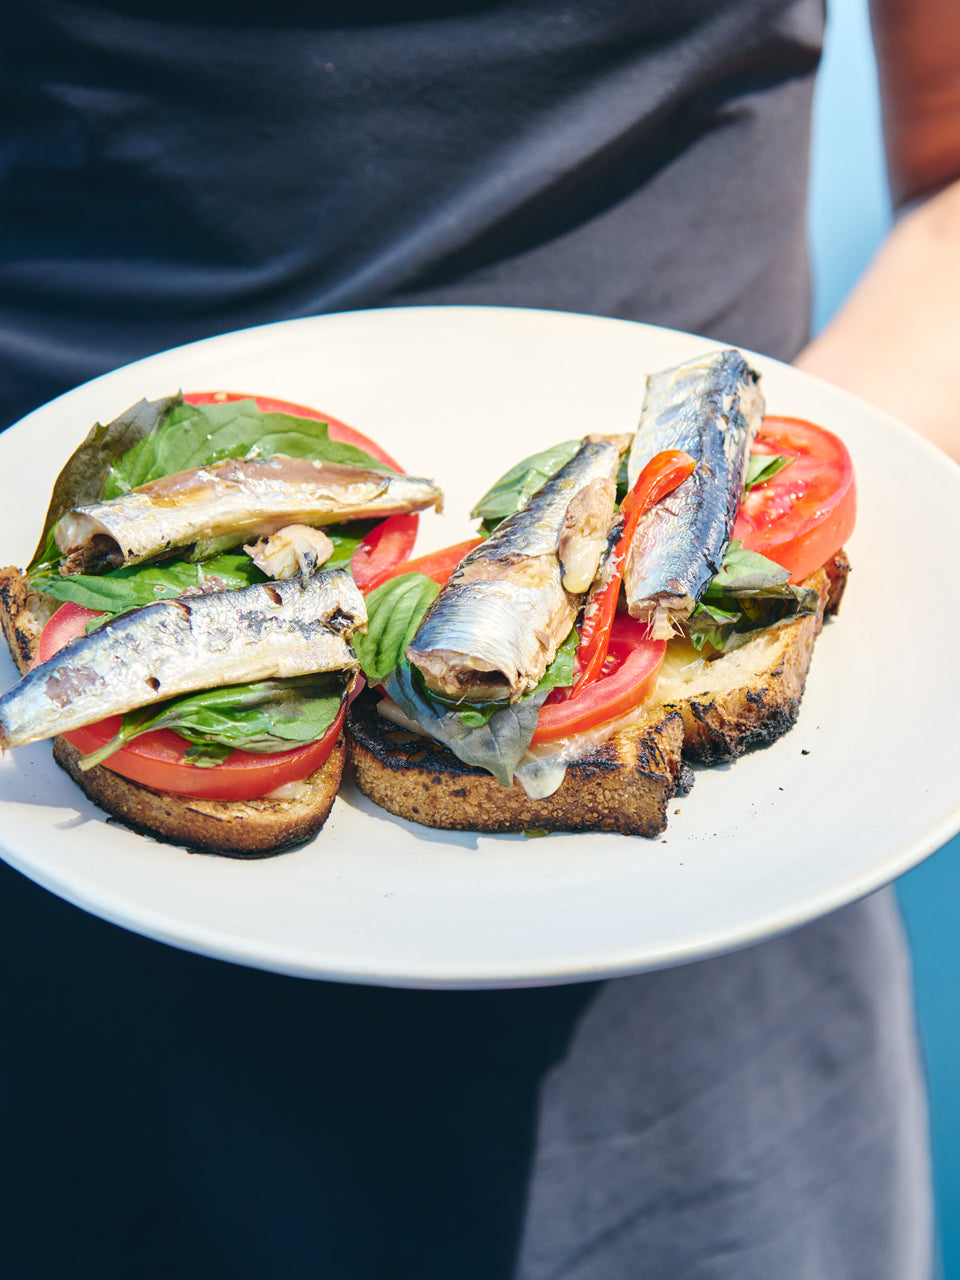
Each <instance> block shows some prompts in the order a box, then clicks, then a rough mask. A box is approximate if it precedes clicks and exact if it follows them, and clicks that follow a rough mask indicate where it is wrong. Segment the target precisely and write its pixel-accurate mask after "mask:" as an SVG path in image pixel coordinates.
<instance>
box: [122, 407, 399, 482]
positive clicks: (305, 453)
mask: <svg viewBox="0 0 960 1280" xmlns="http://www.w3.org/2000/svg"><path fill="white" fill-rule="evenodd" d="M276 453H284V454H288V455H289V456H290V457H294V458H315V459H321V460H323V461H325V462H346V463H351V464H353V465H354V466H363V467H372V468H373V469H375V470H378V471H386V470H389V468H387V467H384V465H383V463H381V462H378V461H377V460H376V459H375V458H373V457H372V456H371V455H370V454H368V453H366V452H365V451H364V450H363V449H358V448H357V447H356V446H355V445H350V444H343V443H341V442H339V441H336V440H331V439H330V435H329V431H328V429H327V424H326V423H325V422H321V421H315V420H314V419H312V418H298V417H296V416H294V415H293V414H290V413H262V412H261V411H260V410H259V409H258V408H257V405H256V401H254V400H228V401H223V402H220V403H217V404H205V405H192V404H179V405H177V406H176V407H175V408H173V409H171V411H170V413H169V414H168V415H167V417H166V418H165V420H164V421H163V422H162V423H160V424H159V425H158V429H157V430H155V431H153V432H151V433H150V434H149V435H147V436H145V437H144V438H143V439H142V440H141V441H139V443H137V444H136V445H134V447H133V448H132V449H130V450H129V451H128V452H126V453H125V454H124V455H123V456H122V457H121V458H119V459H117V460H116V461H115V462H114V463H113V465H112V466H111V468H110V473H109V476H108V479H107V483H106V485H105V488H104V495H103V496H104V497H105V498H112V497H116V496H117V495H118V494H120V493H126V492H128V491H129V490H130V489H134V488H136V487H137V486H138V485H142V484H148V483H149V482H150V481H151V480H159V479H161V478H162V477H163V476H169V475H173V474H174V472H177V471H190V470H192V469H193V468H195V467H202V466H205V465H207V464H208V463H212V462H222V461H223V460H224V459H225V458H240V457H248V456H259V457H269V456H270V455H272V454H276Z"/></svg>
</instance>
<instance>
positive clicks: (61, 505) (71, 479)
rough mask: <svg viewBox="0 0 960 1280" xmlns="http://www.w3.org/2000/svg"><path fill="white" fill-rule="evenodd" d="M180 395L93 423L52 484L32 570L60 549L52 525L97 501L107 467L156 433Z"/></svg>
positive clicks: (52, 559)
mask: <svg viewBox="0 0 960 1280" xmlns="http://www.w3.org/2000/svg"><path fill="white" fill-rule="evenodd" d="M181 401H182V397H181V396H180V395H179V394H178V395H175V396H167V397H165V398H164V399H162V400H139V401H138V402H137V403H136V404H134V405H131V406H130V408H129V409H125V410H124V412H123V413H121V414H120V416H119V417H118V418H114V420H113V421H112V422H109V423H107V425H106V426H103V425H102V423H99V422H96V423H94V425H93V426H92V427H91V428H90V431H89V432H88V433H87V436H86V438H85V440H84V441H83V443H82V444H81V445H80V446H79V447H78V448H77V449H75V450H74V452H73V453H72V454H71V455H70V457H69V458H68V459H67V461H66V463H65V464H64V467H63V469H62V470H61V472H60V474H59V476H58V477H57V479H56V482H55V484H54V486H53V494H52V496H51V498H50V505H49V507H48V508H47V515H46V518H45V520H44V522H43V532H42V533H41V535H40V542H39V544H38V546H37V549H36V551H35V552H34V553H33V557H32V558H31V560H30V565H29V570H30V571H31V572H32V571H34V570H36V569H39V568H40V567H41V566H42V565H55V564H57V563H59V560H60V551H59V548H58V547H57V544H56V543H55V542H54V540H53V537H52V530H53V526H54V525H55V524H56V523H57V521H58V520H59V519H60V517H61V516H62V515H64V514H65V513H66V512H67V511H70V510H71V509H72V508H73V507H80V506H85V505H87V504H89V503H91V502H99V501H100V499H101V498H102V497H103V492H104V486H105V482H106V477H107V473H108V471H109V469H110V466H111V465H112V464H113V463H114V462H115V461H117V460H118V459H119V458H121V457H123V455H124V454H126V453H128V452H129V451H130V450H131V449H132V448H133V447H134V446H135V445H137V444H138V442H139V441H141V440H143V439H145V438H146V437H148V436H150V435H152V434H154V433H155V432H157V431H158V430H159V429H160V427H161V426H162V425H163V423H164V422H165V421H166V419H167V417H168V416H169V414H170V413H171V412H172V410H174V409H175V408H176V407H177V406H178V405H180V403H181Z"/></svg>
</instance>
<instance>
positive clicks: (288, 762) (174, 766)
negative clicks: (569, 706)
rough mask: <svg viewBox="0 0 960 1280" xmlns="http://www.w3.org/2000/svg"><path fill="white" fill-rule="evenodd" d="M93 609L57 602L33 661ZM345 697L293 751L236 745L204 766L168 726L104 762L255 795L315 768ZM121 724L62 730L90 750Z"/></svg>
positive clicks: (193, 787) (164, 785)
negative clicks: (325, 725)
mask: <svg viewBox="0 0 960 1280" xmlns="http://www.w3.org/2000/svg"><path fill="white" fill-rule="evenodd" d="M99 616H100V615H99V614H97V613H95V612H94V611H93V610H92V609H84V608H83V607H82V606H81V605H78V604H69V603H68V604H64V605H61V606H60V608H59V609H58V610H57V612H56V613H55V614H54V615H53V617H52V618H51V619H50V621H49V622H48V623H47V625H46V626H45V627H44V629H43V634H42V635H41V636H40V643H39V645H38V646H37V656H36V658H35V659H34V663H33V665H34V666H36V665H37V664H38V663H40V662H46V661H47V660H48V659H49V658H52V657H53V655H54V654H55V653H57V652H58V650H60V649H62V648H63V646H64V645H65V644H67V643H68V641H70V640H75V639H76V638H77V637H78V636H82V635H83V634H84V630H85V627H86V624H87V623H88V622H89V621H90V620H91V618H96V617H99ZM345 712H346V703H345V702H344V704H343V705H342V706H341V708H340V713H339V715H338V716H337V718H336V720H335V721H334V722H333V724H332V725H331V726H330V728H329V729H328V730H327V732H326V733H325V734H324V735H323V737H322V738H319V739H318V740H317V741H316V742H311V743H309V744H308V745H307V746H305V747H295V748H294V749H293V750H292V751H278V752H275V753H269V752H253V751H234V752H233V754H232V755H230V756H228V757H227V759H226V760H224V761H223V762H222V763H221V764H218V765H215V766H213V767H211V768H202V767H200V766H198V765H195V764H190V763H189V761H187V760H185V759H184V752H185V751H186V750H187V748H188V747H189V745H190V744H189V743H188V742H187V741H186V739H184V738H181V737H180V735H179V734H176V733H172V732H171V731H170V730H169V729H156V730H154V731H153V732H152V733H144V734H141V736H140V737H139V738H135V739H134V740H133V742H130V743H127V745H126V746H123V747H120V748H119V750H117V751H115V752H114V753H113V755H112V756H110V758H109V759H108V760H107V761H105V763H104V768H106V769H111V770H112V771H113V772H114V773H119V774H120V775H121V776H122V777H124V778H130V779H131V780H132V781H133V782H140V783H143V785H144V786H147V787H153V788H154V789H155V790H157V791H170V792H173V793H175V794H176V795H184V796H194V797H197V798H202V799H205V800H257V799H259V798H260V797H261V796H265V795H266V794H267V793H268V792H270V791H274V790H276V788H277V787H280V786H283V785H284V784H285V783H288V782H299V781H301V780H302V779H303V778H306V777H307V776H308V775H309V774H311V773H313V772H314V770H315V769H319V768H320V766H321V765H322V764H323V763H324V761H325V760H326V759H327V757H328V756H329V755H330V752H331V751H332V750H333V748H334V746H335V744H336V741H337V736H338V734H339V733H340V728H341V726H342V724H343V717H344V714H345ZM119 728H120V717H119V716H108V717H107V718H106V719H105V720H99V721H97V723H96V724H90V725H84V727H83V728H81V729H72V730H71V731H70V732H69V733H65V734H64V735H63V736H64V738H66V740H67V742H69V743H71V744H72V745H73V746H75V747H76V748H77V750H78V751H83V752H85V753H89V752H91V751H97V750H99V748H100V747H103V746H105V745H106V744H107V743H108V742H109V741H110V740H111V738H113V737H115V736H116V734H117V732H118V730H119Z"/></svg>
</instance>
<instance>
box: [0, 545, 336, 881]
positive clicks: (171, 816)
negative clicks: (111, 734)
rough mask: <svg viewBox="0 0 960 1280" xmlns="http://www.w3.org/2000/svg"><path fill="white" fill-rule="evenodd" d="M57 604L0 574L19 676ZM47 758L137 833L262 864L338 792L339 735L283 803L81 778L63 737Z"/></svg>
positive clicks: (103, 772) (307, 829) (323, 812)
mask: <svg viewBox="0 0 960 1280" xmlns="http://www.w3.org/2000/svg"><path fill="white" fill-rule="evenodd" d="M59 604H60V602H59V601H58V600H51V598H50V597H49V596H44V595H40V594H38V593H37V592H35V591H31V590H30V584H29V582H28V581H27V579H26V577H25V576H24V574H23V573H21V571H20V570H19V569H15V568H12V567H8V568H5V569H0V626H2V628H3V634H4V637H5V638H6V641H7V644H8V646H9V648H10V654H11V656H12V658H13V660H14V662H15V663H16V664H17V667H18V669H19V671H20V673H21V674H23V673H24V672H26V670H27V668H28V667H29V665H30V662H31V661H32V659H33V655H34V653H35V652H36V648H37V645H38V643H39V641H40V633H41V631H42V630H43V628H44V626H45V625H46V623H47V621H48V620H49V619H50V618H51V617H52V616H53V614H54V612H55V611H56V609H57V608H58V607H59ZM53 758H54V760H56V762H57V764H58V765H60V767H61V768H62V769H64V770H65V771H66V772H67V773H68V774H69V775H70V777H71V778H72V779H73V781H74V782H75V783H76V784H77V786H78V787H79V788H80V790H81V791H83V793H84V794H85V795H86V796H87V797H88V799H90V800H92V801H93V803H94V804H96V805H99V807H100V808H101V809H104V810H106V812H107V813H109V814H110V815H111V817H114V818H117V819H118V820H119V821H120V822H122V823H124V825H125V826H128V827H131V828H132V829H133V830H134V831H138V832H140V833H141V834H142V835H149V836H155V837H156V838H158V839H160V840H165V841H167V842H168V843H170V844H180V845H183V846H184V847H185V848H187V849H191V850H195V851H196V852H199V853H219V854H223V855H225V856H226V857H230V858H266V857H270V856H271V855H272V854H275V853H282V852H284V850H287V849H290V848H291V847H292V846H294V845H297V844H302V843H303V842H304V841H305V840H309V839H310V837H311V836H313V835H315V834H316V833H317V832H318V831H319V830H320V828H321V827H322V826H323V824H324V823H325V822H326V820H327V817H328V815H329V813H330V809H331V807H332V805H333V802H334V799H335V798H336V795H337V790H338V789H339V786H340V778H341V775H342V774H343V766H344V762H345V760H346V747H345V744H344V738H343V734H341V735H340V737H339V739H338V741H337V745H336V746H335V747H334V749H333V751H332V752H331V753H330V755H329V757H328V758H327V760H326V762H325V763H324V764H323V765H321V767H320V768H319V769H317V770H316V771H315V772H314V773H312V774H311V775H310V777H308V778H305V779H304V782H303V785H302V789H301V790H300V793H299V794H298V795H297V796H296V798H294V799H289V800H271V799H263V800H230V801H226V800H197V799H193V798H191V797H189V796H177V795H173V794H172V793H170V792H166V791H155V790H153V788H151V787H145V786H143V785H141V784H140V783H138V782H131V781H130V780H129V779H128V778H123V777H121V776H120V774H118V773H113V772H112V770H110V769H108V768H106V766H104V765H97V766H96V767H95V768H93V769H90V770H88V771H87V772H86V773H85V772H84V771H83V770H82V769H81V768H80V765H79V761H80V752H79V751H77V749H76V747H72V746H71V745H70V743H69V742H67V741H66V740H65V739H63V738H54V740H53Z"/></svg>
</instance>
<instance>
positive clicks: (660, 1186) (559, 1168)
mask: <svg viewBox="0 0 960 1280" xmlns="http://www.w3.org/2000/svg"><path fill="white" fill-rule="evenodd" d="M0 900H2V901H3V904H4V928H3V930H2V931H0V965H2V972H3V981H2V983H0V1028H2V1035H3V1037H4V1046H3V1052H2V1054H0V1135H2V1137H0V1143H2V1149H3V1158H2V1160H0V1274H2V1275H3V1276H4V1277H10V1280H72V1278H73V1277H81V1276H87V1275H97V1276H98V1280H130V1277H131V1276H136V1277H137V1280H169V1277H170V1276H172V1275H176V1276H177V1278H178V1280H211V1278H214V1280H220V1278H221V1277H223V1278H224V1280H272V1278H273V1277H277V1278H278V1280H289V1278H299V1277H301V1276H303V1277H317V1278H318V1280H395V1278H396V1280H406V1277H416V1280H561V1277H562V1280H707V1278H709V1280H754V1278H755V1280H929V1277H930V1259H929V1254H930V1216H931V1215H930V1204H929V1188H928V1168H927V1163H928V1161H927V1145H926V1144H927V1132H926V1115H925V1108H924V1099H923V1091H922V1086H921V1073H920V1070H919V1067H918V1061H917V1052H916V1044H915V1038H914V1025H913V1012H912V1003H911V992H910V980H909V970H908V965H907V961H906V953H905V949H904V947H903V938H902V935H901V929H900V921H899V917H898V915H897V912H896V907H895V903H894V900H893V897H892V895H891V894H890V893H888V892H885V893H881V894H878V895H876V896H874V897H872V898H870V899H868V900H867V901H865V902H863V903H860V904H858V905H856V906H853V907H849V908H847V909H845V910H843V911H840V912H838V913H837V914H835V915H833V916H830V917H828V918H827V919H824V920H821V921H819V922H817V923H815V924H813V925H810V926H807V927H805V928H803V929H800V930H798V931H796V932H795V933H792V934H789V935H787V936H785V937H782V938H778V939H775V940H773V941H771V942H767V943H763V944H761V945H759V946H756V947H753V948H750V949H749V950H746V951H741V952H738V953H735V954H733V955H729V956H725V957H721V958H719V959H716V960H711V961H706V962H703V963H698V964H694V965H687V966H684V967H681V968H678V969H672V970H667V971H664V972H661V973H653V974H647V975H643V976H640V977H637V978H630V979H623V980H618V981H612V982H600V983H587V984H582V985H572V986H566V987H553V988H542V989H533V990H518V991H487V992H484V991H474V992H422V991H391V990H383V989H378V988H373V987H369V988H368V987H347V986H339V985H336V984H329V983H320V982H310V981H305V980H295V979H288V978H281V977H278V976H276V975H274V974H267V973H261V972H258V971H255V970H246V969H241V968H239V967H237V966H233V965H227V964H220V963H218V962H215V961H210V960H205V959H203V958H201V957H198V956H193V955H188V954H186V953H183V952H178V951H174V950H172V949H170V948H167V947H164V946H161V945H160V944H157V943H154V942H150V941H147V940H146V939H143V938H138V937H135V936H133V935H130V934H127V933H125V932H123V931H122V930H120V929H117V928H114V927H112V926H110V925H107V924H105V923H103V922H102V921H99V920H96V919H93V918H92V917H89V916H86V915H85V914H84V913H83V912H81V911H78V910H77V909H76V908H73V907H70V906H68V905H66V904H65V903H62V902H60V901H58V900H57V899H55V898H54V897H53V896H52V895H50V894H47V893H45V892H43V891H42V890H40V889H38V888H37V887H36V886H34V885H32V884H29V883H28V882H27V881H25V880H23V879H22V878H21V877H18V876H16V875H15V874H14V873H13V872H10V871H9V870H8V869H6V868H0Z"/></svg>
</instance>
